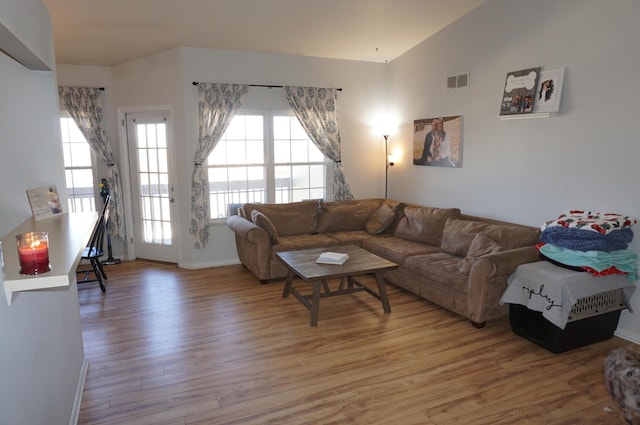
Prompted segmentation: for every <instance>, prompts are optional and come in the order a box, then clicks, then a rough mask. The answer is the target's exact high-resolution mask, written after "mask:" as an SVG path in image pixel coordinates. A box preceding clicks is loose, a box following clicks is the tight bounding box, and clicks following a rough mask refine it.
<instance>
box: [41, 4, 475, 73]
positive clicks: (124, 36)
mask: <svg viewBox="0 0 640 425" xmlns="http://www.w3.org/2000/svg"><path fill="white" fill-rule="evenodd" d="M485 1H486V0H43V3H44V5H45V6H46V7H47V9H48V10H49V13H50V14H51V20H52V25H53V34H54V44H55V50H56V62H57V63H59V64H74V65H102V66H112V65H116V64H119V63H123V62H127V61H130V60H133V59H138V58H140V57H144V56H147V55H149V54H153V53H157V52H161V51H164V50H168V49H172V48H174V47H178V46H190V47H205V48H212V49H231V50H243V51H257V52H269V53H283V54H292V55H301V56H315V57H323V58H334V59H348V60H357V61H369V62H385V61H391V60H393V59H395V58H396V57H398V56H399V55H401V54H402V53H404V52H406V51H407V50H409V49H410V48H412V47H413V46H415V45H416V44H418V43H420V42H421V41H422V40H424V39H426V38H428V37H430V36H431V35H433V34H434V33H436V32H437V31H439V30H441V29H442V28H444V27H446V26H447V25H449V24H450V23H452V22H453V21H455V20H456V19H458V18H459V17H461V16H463V15H465V14H466V13H468V12H469V11H471V10H473V9H474V8H476V7H478V6H479V5H480V4H482V3H484V2H485Z"/></svg>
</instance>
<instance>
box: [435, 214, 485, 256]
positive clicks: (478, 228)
mask: <svg viewBox="0 0 640 425" xmlns="http://www.w3.org/2000/svg"><path fill="white" fill-rule="evenodd" d="M488 226H489V223H483V222H482V221H473V220H462V219H458V218H449V219H448V220H447V222H446V223H445V225H444V230H443V231H442V242H441V243H440V249H442V250H443V251H444V252H447V253H449V254H452V255H456V256H458V257H465V256H466V255H467V251H468V250H469V245H471V241H472V240H473V238H474V237H475V236H476V235H477V234H478V233H480V232H482V231H483V230H484V229H486V228H487V227H488Z"/></svg>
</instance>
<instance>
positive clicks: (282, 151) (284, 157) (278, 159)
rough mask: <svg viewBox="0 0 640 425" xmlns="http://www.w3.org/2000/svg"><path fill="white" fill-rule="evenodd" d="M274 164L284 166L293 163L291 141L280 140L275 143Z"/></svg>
mask: <svg viewBox="0 0 640 425" xmlns="http://www.w3.org/2000/svg"><path fill="white" fill-rule="evenodd" d="M273 162H275V163H276V164H282V163H286V162H291V141H290V140H279V139H276V140H274V141H273Z"/></svg>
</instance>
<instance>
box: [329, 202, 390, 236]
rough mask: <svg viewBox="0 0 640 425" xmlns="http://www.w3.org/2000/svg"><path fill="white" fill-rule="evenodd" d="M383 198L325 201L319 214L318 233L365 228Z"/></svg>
mask: <svg viewBox="0 0 640 425" xmlns="http://www.w3.org/2000/svg"><path fill="white" fill-rule="evenodd" d="M381 203H382V200H381V199H362V200H355V201H334V202H323V203H322V204H321V205H320V210H319V214H318V227H317V232H318V233H329V232H342V231H345V230H363V229H364V225H365V224H366V223H367V221H369V218H371V216H372V215H373V213H374V212H375V211H376V210H377V209H378V208H380V204H381Z"/></svg>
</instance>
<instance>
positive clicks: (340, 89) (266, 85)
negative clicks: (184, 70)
mask: <svg viewBox="0 0 640 425" xmlns="http://www.w3.org/2000/svg"><path fill="white" fill-rule="evenodd" d="M192 84H193V85H194V86H197V85H198V84H200V83H199V82H197V81H194V82H193V83H192ZM249 87H267V88H270V89H281V88H283V87H284V86H272V85H269V84H249ZM336 90H338V91H342V88H339V89H336Z"/></svg>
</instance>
